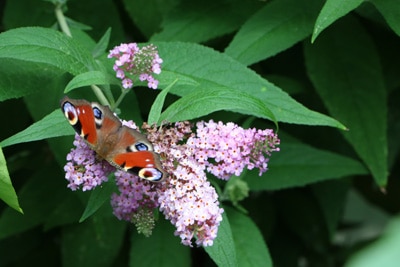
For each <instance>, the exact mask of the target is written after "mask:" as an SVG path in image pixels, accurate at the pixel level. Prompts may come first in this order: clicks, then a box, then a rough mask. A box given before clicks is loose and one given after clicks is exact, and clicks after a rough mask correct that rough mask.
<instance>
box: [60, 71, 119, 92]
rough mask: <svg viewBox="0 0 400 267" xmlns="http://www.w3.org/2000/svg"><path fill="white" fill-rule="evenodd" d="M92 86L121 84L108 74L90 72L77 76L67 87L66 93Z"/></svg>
mask: <svg viewBox="0 0 400 267" xmlns="http://www.w3.org/2000/svg"><path fill="white" fill-rule="evenodd" d="M92 84H96V85H102V84H119V82H118V81H117V80H116V79H115V78H114V77H111V76H109V75H108V74H106V73H104V72H101V71H88V72H85V73H81V74H79V75H77V76H75V77H74V78H73V79H72V80H71V81H70V82H69V83H68V84H67V86H66V87H65V90H64V93H68V92H70V91H72V90H73V89H76V88H79V87H84V86H90V85H92Z"/></svg>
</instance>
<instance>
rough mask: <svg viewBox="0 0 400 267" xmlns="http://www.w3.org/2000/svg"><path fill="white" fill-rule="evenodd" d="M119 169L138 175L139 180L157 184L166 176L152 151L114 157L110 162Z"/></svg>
mask: <svg viewBox="0 0 400 267" xmlns="http://www.w3.org/2000/svg"><path fill="white" fill-rule="evenodd" d="M112 162H113V163H115V164H117V165H118V166H119V168H121V169H123V170H125V171H126V172H129V173H133V174H136V175H138V176H139V177H140V178H143V179H146V180H150V181H152V182H159V181H161V180H163V179H164V178H165V177H166V176H167V174H166V172H165V171H164V170H163V169H162V167H161V162H160V159H159V157H158V155H157V154H156V153H154V152H153V151H137V152H128V153H121V154H117V155H115V157H114V158H113V160H112Z"/></svg>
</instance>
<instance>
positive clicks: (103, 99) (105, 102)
mask: <svg viewBox="0 0 400 267" xmlns="http://www.w3.org/2000/svg"><path fill="white" fill-rule="evenodd" d="M90 88H92V91H93V93H94V94H95V95H96V97H97V99H98V100H99V102H100V104H102V105H105V106H111V105H110V102H109V101H108V99H107V98H106V96H105V95H104V94H103V91H101V89H100V88H99V87H98V86H97V85H95V84H92V85H91V86H90Z"/></svg>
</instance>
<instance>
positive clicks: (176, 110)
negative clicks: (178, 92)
mask: <svg viewBox="0 0 400 267" xmlns="http://www.w3.org/2000/svg"><path fill="white" fill-rule="evenodd" d="M219 110H229V111H234V112H239V113H241V114H246V115H253V116H256V117H259V118H264V119H269V120H271V121H273V122H275V123H276V119H275V116H274V114H272V112H271V111H270V110H269V109H268V107H267V106H266V105H265V104H264V103H263V102H262V101H260V100H259V99H257V98H255V97H253V96H251V95H249V94H246V93H244V92H240V91H234V90H231V89H227V88H222V87H221V88H219V89H217V88H213V89H208V88H202V89H201V90H196V91H195V92H193V93H191V94H188V95H185V96H184V97H182V98H181V99H179V100H178V101H176V102H175V103H173V104H172V105H170V106H169V107H168V108H167V109H166V110H165V111H164V112H163V114H162V115H161V121H164V120H165V121H170V122H176V121H183V120H190V119H194V118H199V117H201V116H204V115H208V114H210V113H212V112H214V111H219Z"/></svg>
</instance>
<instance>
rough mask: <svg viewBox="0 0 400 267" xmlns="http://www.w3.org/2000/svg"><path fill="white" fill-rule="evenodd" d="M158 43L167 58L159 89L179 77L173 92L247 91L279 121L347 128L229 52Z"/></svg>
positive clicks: (196, 46)
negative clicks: (292, 96)
mask: <svg viewBox="0 0 400 267" xmlns="http://www.w3.org/2000/svg"><path fill="white" fill-rule="evenodd" d="M157 46H158V48H159V54H160V56H161V57H162V58H163V60H164V62H163V71H162V72H161V74H160V75H159V80H160V81H166V83H162V84H161V83H160V88H165V87H166V86H168V85H169V84H170V83H171V82H172V81H173V80H175V79H178V83H177V84H176V85H175V86H174V87H173V88H172V89H171V93H173V94H177V95H179V96H184V95H187V94H190V93H193V92H195V91H199V93H200V94H201V92H200V91H202V90H203V89H204V88H206V89H207V90H208V91H213V90H214V91H216V93H217V94H218V91H219V90H220V89H221V88H226V89H227V90H228V89H230V90H233V93H232V94H235V93H236V92H237V94H239V95H241V94H248V95H251V96H252V97H253V98H256V99H258V100H259V101H261V102H263V105H265V107H266V108H268V109H269V110H270V111H271V112H272V113H273V114H274V116H275V118H276V120H277V121H281V122H287V123H297V124H307V125H327V126H332V127H339V128H342V129H344V128H345V127H344V126H343V125H342V124H341V123H340V122H338V121H336V120H334V119H332V118H330V117H328V116H325V115H322V114H320V113H317V112H314V111H311V110H309V109H307V108H306V107H304V106H303V105H301V104H300V103H298V102H296V101H295V100H294V99H293V98H291V97H290V96H289V95H288V94H287V93H285V92H283V91H282V90H281V89H280V88H278V87H276V86H275V85H273V84H271V83H269V82H268V81H267V80H265V79H263V78H261V77H260V76H259V75H257V74H256V73H255V72H254V71H252V70H250V69H249V68H247V67H246V66H244V65H243V64H241V63H239V62H237V61H235V60H233V59H232V58H231V57H229V56H227V55H224V54H222V53H219V52H216V51H214V50H212V49H210V48H206V47H203V46H200V45H196V44H188V43H173V42H171V43H157ZM182 55H184V56H182ZM233 97H234V96H233Z"/></svg>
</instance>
